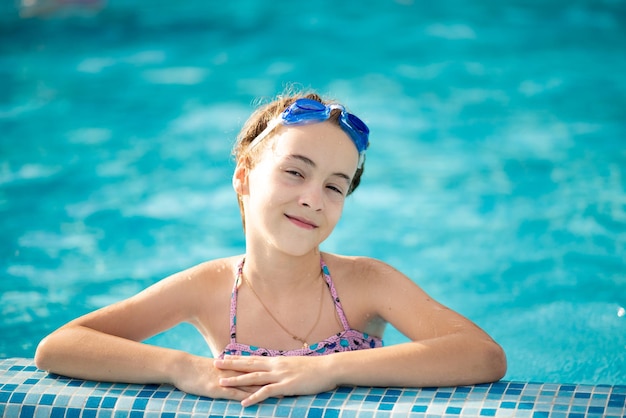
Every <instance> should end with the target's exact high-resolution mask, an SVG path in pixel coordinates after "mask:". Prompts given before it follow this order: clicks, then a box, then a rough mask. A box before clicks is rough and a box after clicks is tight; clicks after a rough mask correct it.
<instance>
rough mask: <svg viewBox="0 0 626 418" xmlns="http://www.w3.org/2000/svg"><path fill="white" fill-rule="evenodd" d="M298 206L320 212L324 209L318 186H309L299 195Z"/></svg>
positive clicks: (321, 193)
mask: <svg viewBox="0 0 626 418" xmlns="http://www.w3.org/2000/svg"><path fill="white" fill-rule="evenodd" d="M299 203H300V205H302V206H306V207H308V208H310V209H313V210H314V211H321V210H322V209H323V208H324V193H323V190H322V188H321V187H319V186H318V185H313V184H309V185H308V187H305V188H304V189H303V190H302V193H301V194H300V202H299Z"/></svg>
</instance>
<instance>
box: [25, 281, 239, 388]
mask: <svg viewBox="0 0 626 418" xmlns="http://www.w3.org/2000/svg"><path fill="white" fill-rule="evenodd" d="M197 273H198V272H197V271H195V270H193V269H192V270H190V271H187V272H182V273H179V274H177V275H174V276H171V277H169V278H167V279H165V280H163V281H161V282H159V283H157V284H155V285H153V286H151V287H150V288H148V289H146V290H145V291H143V292H141V293H139V294H138V295H135V296H133V297H131V298H129V299H127V300H124V301H121V302H119V303H116V304H113V305H111V306H107V307H105V308H102V309H100V310H97V311H95V312H92V313H89V314H87V315H85V316H83V317H80V318H78V319H76V320H74V321H72V322H70V323H68V324H67V325H64V326H63V327H61V328H60V329H58V330H57V331H55V332H53V333H52V334H50V335H49V336H47V337H46V338H45V339H44V340H43V341H42V342H41V343H40V344H39V346H38V347H37V352H36V354H35V363H36V365H37V367H39V368H40V369H43V370H47V371H50V372H53V373H57V374H61V375H65V376H70V377H75V378H80V379H88V380H97V381H111V382H125V383H167V384H172V385H174V386H176V387H178V388H179V389H181V390H183V391H186V392H189V393H193V394H197V395H204V396H213V397H223V398H231V399H243V398H244V397H245V395H247V392H245V389H243V388H235V389H231V388H222V387H219V385H218V384H217V381H218V379H219V378H220V377H224V376H226V375H225V374H224V372H222V371H220V370H218V369H216V368H215V367H213V362H214V360H213V359H210V358H204V357H199V356H194V355H191V354H188V353H184V352H182V351H178V350H172V349H167V348H162V347H156V346H151V345H148V344H144V343H142V342H141V341H143V340H144V339H146V338H148V337H150V336H152V335H155V334H157V333H159V332H162V331H164V330H166V329H169V328H171V327H173V326H174V325H176V324H178V323H180V322H184V321H190V322H191V321H193V315H194V298H195V297H196V296H194V295H197V294H198V293H199V292H198V291H197V288H196V284H195V282H194V280H193V279H192V277H193V276H194V274H197ZM238 374H239V373H236V372H228V376H234V375H238ZM224 389H227V390H224Z"/></svg>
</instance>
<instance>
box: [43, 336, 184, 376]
mask: <svg viewBox="0 0 626 418" xmlns="http://www.w3.org/2000/svg"><path fill="white" fill-rule="evenodd" d="M185 356H186V354H185V353H182V352H180V351H177V350H171V349H166V348H161V347H155V346H151V345H148V344H143V343H140V342H136V341H132V340H128V339H124V338H120V337H116V336H114V335H109V334H104V333H101V332H99V331H95V330H93V329H90V328H87V327H84V326H73V327H67V328H61V329H59V330H58V331H56V332H54V333H53V334H51V335H50V336H48V337H46V338H45V339H44V340H43V341H42V342H41V343H40V344H39V347H38V348H37V352H36V354H35V363H36V364H37V367H39V368H40V369H44V370H46V371H49V372H52V373H56V374H60V375H64V376H70V377H75V378H79V379H87V380H98V381H112V382H125V383H173V381H174V376H173V373H175V370H177V368H178V365H179V364H180V363H181V361H183V360H184V357H185Z"/></svg>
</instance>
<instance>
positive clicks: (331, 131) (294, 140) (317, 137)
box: [271, 121, 359, 176]
mask: <svg viewBox="0 0 626 418" xmlns="http://www.w3.org/2000/svg"><path fill="white" fill-rule="evenodd" d="M273 139H274V144H273V146H272V147H271V148H273V150H274V152H275V154H276V155H294V154H297V155H304V156H306V157H307V158H310V159H311V160H312V161H314V162H315V163H316V164H317V165H326V166H329V167H332V168H334V169H335V170H337V169H339V168H341V169H342V170H343V171H345V172H347V173H349V174H350V176H352V175H353V174H354V172H355V171H356V167H357V164H358V158H359V155H358V151H357V149H356V146H355V145H354V143H353V142H352V140H351V139H350V137H349V136H348V135H347V134H346V133H345V132H344V131H343V130H342V129H341V128H340V127H339V126H338V125H336V124H334V123H332V122H330V121H326V122H322V123H314V124H308V125H300V126H293V125H292V126H281V127H280V128H279V129H278V131H277V132H276V134H275V135H274V138H273Z"/></svg>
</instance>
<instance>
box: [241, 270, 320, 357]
mask: <svg viewBox="0 0 626 418" xmlns="http://www.w3.org/2000/svg"><path fill="white" fill-rule="evenodd" d="M240 274H241V277H243V280H244V281H245V282H246V284H247V285H248V287H249V288H250V290H252V294H254V297H255V298H256V300H258V301H259V303H260V304H261V306H263V309H265V311H266V312H267V313H268V315H269V316H270V317H271V318H272V319H273V320H274V322H276V323H277V324H278V326H279V327H281V328H282V329H283V331H285V332H286V333H287V334H289V335H290V336H291V338H293V339H294V340H296V341H300V342H301V343H302V348H309V343H307V340H308V339H309V336H310V335H311V333H312V332H313V330H314V329H315V328H316V327H317V324H318V323H319V322H320V318H321V317H322V305H323V303H322V302H323V301H324V286H321V289H322V291H321V293H320V307H319V308H318V311H317V319H316V320H315V323H314V324H313V326H312V327H311V329H310V330H309V332H308V333H307V334H306V335H305V336H304V338H300V337H298V336H297V335H295V334H293V333H291V332H290V331H289V330H288V329H287V328H285V326H284V325H283V324H281V323H280V321H279V320H278V319H277V318H276V317H275V316H274V315H273V314H272V312H271V311H270V310H269V308H268V307H267V306H266V305H265V303H263V301H262V300H261V298H260V297H259V295H258V293H257V292H256V290H254V287H252V284H251V283H250V282H249V281H248V279H247V278H246V276H244V275H243V271H242V272H241V273H240ZM320 275H321V273H320Z"/></svg>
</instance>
